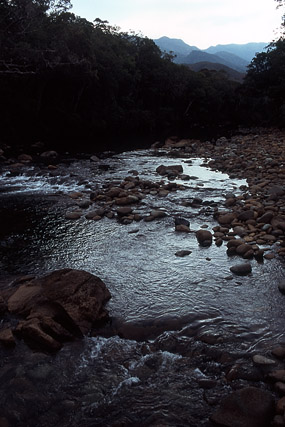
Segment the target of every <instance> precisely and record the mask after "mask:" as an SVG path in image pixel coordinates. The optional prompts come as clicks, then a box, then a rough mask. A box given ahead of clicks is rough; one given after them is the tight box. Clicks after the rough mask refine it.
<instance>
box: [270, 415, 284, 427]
mask: <svg viewBox="0 0 285 427" xmlns="http://www.w3.org/2000/svg"><path fill="white" fill-rule="evenodd" d="M271 426H272V427H285V420H284V417H283V416H282V415H275V417H274V418H273V421H272V424H271Z"/></svg>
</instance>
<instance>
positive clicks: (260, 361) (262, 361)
mask: <svg viewBox="0 0 285 427" xmlns="http://www.w3.org/2000/svg"><path fill="white" fill-rule="evenodd" d="M252 360H253V361H254V363H256V364H257V365H275V363H276V362H275V360H273V359H269V358H267V357H264V356H261V355H259V354H256V355H254V356H253V358H252Z"/></svg>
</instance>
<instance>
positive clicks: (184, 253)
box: [175, 250, 192, 257]
mask: <svg viewBox="0 0 285 427" xmlns="http://www.w3.org/2000/svg"><path fill="white" fill-rule="evenodd" d="M191 253H192V251H187V250H181V251H177V252H176V253H175V255H176V256H178V257H184V256H187V255H190V254H191Z"/></svg>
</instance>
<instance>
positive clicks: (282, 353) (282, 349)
mask: <svg viewBox="0 0 285 427" xmlns="http://www.w3.org/2000/svg"><path fill="white" fill-rule="evenodd" d="M284 288H285V281H284ZM271 353H272V354H273V356H275V357H278V358H280V359H284V358H285V346H281V345H280V346H278V347H276V348H274V349H273V350H272V352H271Z"/></svg>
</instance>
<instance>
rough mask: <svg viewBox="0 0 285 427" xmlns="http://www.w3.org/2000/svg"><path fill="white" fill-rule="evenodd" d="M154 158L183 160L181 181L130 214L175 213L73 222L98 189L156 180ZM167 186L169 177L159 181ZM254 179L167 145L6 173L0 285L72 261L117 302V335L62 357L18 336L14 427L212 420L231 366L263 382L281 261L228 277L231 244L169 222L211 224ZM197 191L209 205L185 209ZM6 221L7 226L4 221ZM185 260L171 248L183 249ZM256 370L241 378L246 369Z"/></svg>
mask: <svg viewBox="0 0 285 427" xmlns="http://www.w3.org/2000/svg"><path fill="white" fill-rule="evenodd" d="M160 164H165V165H170V164H181V165H182V166H183V170H184V172H183V173H184V174H188V175H189V176H190V177H191V178H190V180H187V181H182V180H176V181H175V182H176V183H178V184H183V186H184V187H185V189H184V190H178V191H176V192H173V193H169V196H168V197H166V198H159V197H158V196H157V195H151V194H149V195H148V196H147V197H146V198H144V199H143V201H142V203H141V204H140V206H139V208H138V209H136V212H138V213H141V214H147V213H149V212H150V211H151V210H153V209H155V208H160V209H163V210H165V212H166V213H167V216H166V217H165V218H162V219H160V220H156V221H153V222H145V221H140V222H138V223H132V224H128V225H122V224H119V223H118V222H117V221H116V220H114V219H108V218H103V219H102V220H101V221H88V220H86V219H85V217H84V215H83V217H81V219H79V220H77V221H71V220H66V219H65V211H66V209H72V207H73V206H74V205H75V202H74V201H73V200H72V199H70V198H69V197H67V196H66V195H67V194H68V193H70V192H73V191H81V192H82V193H83V194H85V196H86V198H89V195H90V192H91V191H95V190H96V189H98V188H101V187H104V186H105V185H106V184H108V183H110V182H117V181H121V180H122V179H124V178H125V177H126V176H127V175H130V174H131V173H132V172H130V171H133V170H136V171H138V173H139V177H140V178H141V179H150V180H152V181H161V176H159V175H158V174H157V173H156V172H155V170H156V168H157V166H159V165H160ZM165 181H166V182H167V180H165ZM245 185H246V182H245V181H243V180H233V179H230V178H229V177H228V176H227V175H225V174H222V173H220V172H215V171H211V170H209V169H207V168H206V167H204V166H203V159H199V158H193V159H190V160H189V159H180V158H179V159H173V158H169V157H168V156H166V155H165V154H164V153H163V152H161V153H160V155H154V154H153V153H152V152H151V151H148V150H139V151H134V152H126V153H122V154H118V155H115V156H113V157H110V158H107V159H105V160H102V161H100V162H98V163H97V162H91V161H89V160H75V161H73V162H70V163H69V164H67V163H64V164H61V165H59V167H58V170H57V171H56V172H53V171H52V172H51V171H48V170H47V169H43V168H38V167H37V166H35V167H34V168H31V167H27V168H25V167H24V168H23V169H22V171H21V173H20V174H17V173H16V174H11V173H9V171H5V170H4V171H3V172H2V174H1V176H0V199H1V215H2V227H3V228H2V230H1V233H0V239H1V240H0V245H1V246H0V250H1V260H0V263H1V270H2V282H3V283H4V282H5V283H7V280H8V279H9V278H10V277H11V278H12V277H14V276H19V275H24V274H45V273H47V272H49V271H52V270H55V269H58V268H64V267H69V268H76V269H83V270H86V271H89V272H91V273H93V274H95V275H97V276H99V277H100V278H101V279H102V280H103V281H104V282H105V284H106V285H107V287H108V289H109V290H110V292H111V295H112V298H111V300H110V302H109V303H108V310H109V313H110V315H111V317H112V323H113V325H115V329H116V331H117V334H111V333H109V334H108V333H106V331H105V332H104V333H103V336H97V337H86V338H85V339H84V340H82V341H78V342H74V343H70V344H68V345H66V346H65V347H64V348H63V349H62V350H61V351H60V352H59V353H58V354H57V355H56V356H49V355H43V354H39V353H31V351H30V350H27V349H26V347H25V345H24V344H23V343H20V344H19V345H18V346H17V347H16V349H15V350H14V351H13V352H9V353H5V352H4V350H1V351H3V355H2V361H1V370H0V382H1V385H0V388H1V391H2V398H0V400H1V404H2V407H3V408H5V409H4V411H3V416H5V418H6V419H7V420H8V421H9V422H10V424H11V425H19V426H22V425H23V426H24V425H25V426H29V425H31V426H50V425H53V426H57V425H58V426H59V425H61V426H79V425H80V426H109V425H110V426H149V425H153V426H158V425H161V426H168V425H169V426H184V425H185V426H211V422H210V421H209V416H210V415H211V413H212V412H213V410H214V408H215V407H216V405H217V404H218V403H219V401H220V399H221V398H222V397H223V396H226V395H227V394H228V393H229V392H230V390H231V389H232V384H231V385H229V383H228V381H226V380H225V376H226V375H227V372H228V371H229V370H230V369H231V368H232V366H235V364H237V361H238V365H239V366H242V367H243V369H244V372H245V374H244V375H243V376H241V378H240V377H239V379H238V380H237V382H236V383H234V384H235V387H239V386H241V384H242V382H243V381H254V382H256V381H257V382H258V381H259V376H258V373H257V372H255V371H254V367H252V363H251V356H252V354H254V353H257V352H258V353H262V354H265V355H266V354H268V353H269V351H270V348H272V346H273V345H275V344H276V343H278V342H282V340H283V341H284V337H283V330H284V327H283V325H284V317H285V315H284V309H283V306H284V301H283V297H282V295H281V294H280V293H279V291H278V288H277V283H278V281H279V280H280V278H281V277H283V273H282V268H283V266H282V265H281V263H280V261H278V260H277V259H273V260H271V261H266V260H265V261H264V263H262V264H260V263H257V261H255V260H252V261H250V262H251V264H252V274H251V275H250V276H246V277H237V276H235V277H233V276H231V273H230V267H231V266H232V265H234V264H237V263H239V262H240V259H238V258H237V257H231V258H228V257H227V255H226V246H225V245H222V246H221V247H217V246H215V245H214V244H213V245H212V246H211V247H210V248H203V247H199V246H198V244H197V240H196V237H195V233H194V232H193V233H189V234H185V233H177V232H175V230H174V218H175V217H183V218H185V219H187V220H189V221H190V228H191V230H193V231H195V230H197V229H199V228H200V227H201V226H204V225H207V226H208V229H209V230H211V229H212V227H213V226H215V225H217V224H216V223H215V221H214V220H213V212H214V209H215V208H216V207H217V206H218V207H221V204H222V202H223V201H224V199H225V194H226V193H231V192H233V193H235V194H236V195H237V194H239V193H241V192H242V191H244V188H245V187H244V186H245ZM193 198H200V199H202V201H203V202H202V203H201V204H200V205H199V206H197V207H193V206H191V200H193ZM3 224H5V225H3ZM184 249H186V250H190V251H191V254H190V255H189V256H186V257H183V258H180V257H177V256H175V253H176V252H177V251H179V250H184ZM249 368H250V369H251V371H250V372H251V373H250V374H248V375H246V372H247V371H248V369H249Z"/></svg>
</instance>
